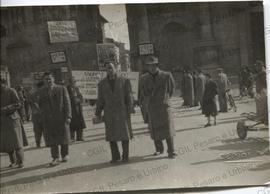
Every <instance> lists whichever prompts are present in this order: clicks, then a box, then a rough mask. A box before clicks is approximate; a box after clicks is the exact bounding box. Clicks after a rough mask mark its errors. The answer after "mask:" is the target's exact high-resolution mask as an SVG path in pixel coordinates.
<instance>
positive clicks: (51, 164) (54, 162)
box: [50, 158, 60, 166]
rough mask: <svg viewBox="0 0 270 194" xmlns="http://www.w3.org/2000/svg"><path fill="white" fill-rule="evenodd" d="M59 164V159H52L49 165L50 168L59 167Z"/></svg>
mask: <svg viewBox="0 0 270 194" xmlns="http://www.w3.org/2000/svg"><path fill="white" fill-rule="evenodd" d="M59 163H60V161H59V159H58V158H56V159H53V161H52V162H51V163H50V166H57V165H59Z"/></svg>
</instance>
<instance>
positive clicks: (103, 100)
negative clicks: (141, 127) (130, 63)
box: [96, 76, 133, 141]
mask: <svg viewBox="0 0 270 194" xmlns="http://www.w3.org/2000/svg"><path fill="white" fill-rule="evenodd" d="M102 111H104V122H105V134H106V141H124V140H129V139H131V138H133V133H132V128H131V120H130V113H131V111H132V90H131V84H130V80H129V79H126V78H123V77H120V76H116V78H115V81H114V84H113V88H112V87H111V85H110V81H109V79H108V77H106V78H104V79H103V80H101V81H100V83H99V84H98V100H97V108H96V116H98V117H100V116H101V114H102Z"/></svg>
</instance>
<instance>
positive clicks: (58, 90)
mask: <svg viewBox="0 0 270 194" xmlns="http://www.w3.org/2000/svg"><path fill="white" fill-rule="evenodd" d="M39 107H40V110H41V114H42V119H43V124H44V139H45V144H46V146H51V145H63V144H68V143H69V141H70V131H69V124H68V123H67V122H66V121H67V119H68V118H70V119H71V105H70V98H69V95H68V91H67V89H66V87H64V86H61V85H55V86H54V87H53V89H52V91H51V95H50V94H49V88H48V87H46V86H45V87H43V88H41V89H40V90H39Z"/></svg>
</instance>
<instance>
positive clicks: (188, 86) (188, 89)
mask: <svg viewBox="0 0 270 194" xmlns="http://www.w3.org/2000/svg"><path fill="white" fill-rule="evenodd" d="M185 93H186V99H187V105H188V106H190V107H193V106H194V82H193V76H192V74H191V71H190V70H187V76H186V79H185Z"/></svg>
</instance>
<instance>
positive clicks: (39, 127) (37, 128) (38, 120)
mask: <svg viewBox="0 0 270 194" xmlns="http://www.w3.org/2000/svg"><path fill="white" fill-rule="evenodd" d="M43 86H44V83H43V82H41V81H40V82H38V83H37V84H36V91H34V92H33V93H32V94H31V95H30V97H29V103H30V106H31V110H32V111H31V112H32V122H33V129H34V134H35V140H36V145H37V147H38V148H39V147H40V143H41V137H42V134H43V133H44V125H43V120H42V114H41V111H40V108H39V105H38V101H39V90H40V89H41V88H42V87H43Z"/></svg>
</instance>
